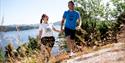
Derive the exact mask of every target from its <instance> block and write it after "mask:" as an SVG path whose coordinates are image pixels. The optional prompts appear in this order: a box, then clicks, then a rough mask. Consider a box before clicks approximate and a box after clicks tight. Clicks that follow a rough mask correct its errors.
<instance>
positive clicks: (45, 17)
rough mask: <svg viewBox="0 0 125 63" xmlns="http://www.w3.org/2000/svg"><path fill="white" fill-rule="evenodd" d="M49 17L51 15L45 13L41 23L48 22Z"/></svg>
mask: <svg viewBox="0 0 125 63" xmlns="http://www.w3.org/2000/svg"><path fill="white" fill-rule="evenodd" d="M48 19H49V17H48V16H47V15H46V14H43V15H42V17H41V20H40V23H42V21H44V22H47V21H48Z"/></svg>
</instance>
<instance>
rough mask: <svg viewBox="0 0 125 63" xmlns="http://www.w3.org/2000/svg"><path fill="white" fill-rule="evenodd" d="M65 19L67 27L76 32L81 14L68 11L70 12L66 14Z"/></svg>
mask: <svg viewBox="0 0 125 63" xmlns="http://www.w3.org/2000/svg"><path fill="white" fill-rule="evenodd" d="M63 18H65V19H66V22H65V27H67V28H69V29H73V30H75V29H76V22H77V19H79V18H80V14H79V12H77V11H70V10H68V11H65V12H64V14H63Z"/></svg>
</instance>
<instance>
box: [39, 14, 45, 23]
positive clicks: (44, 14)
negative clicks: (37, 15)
mask: <svg viewBox="0 0 125 63" xmlns="http://www.w3.org/2000/svg"><path fill="white" fill-rule="evenodd" d="M45 16H46V14H43V15H42V17H41V19H40V23H42V21H43V19H44V17H45Z"/></svg>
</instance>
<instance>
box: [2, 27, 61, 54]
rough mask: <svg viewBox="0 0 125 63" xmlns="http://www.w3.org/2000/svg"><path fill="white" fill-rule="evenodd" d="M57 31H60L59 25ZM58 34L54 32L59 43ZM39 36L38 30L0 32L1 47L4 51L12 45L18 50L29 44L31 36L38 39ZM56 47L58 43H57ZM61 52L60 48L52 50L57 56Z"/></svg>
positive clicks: (55, 47) (56, 47)
mask: <svg viewBox="0 0 125 63" xmlns="http://www.w3.org/2000/svg"><path fill="white" fill-rule="evenodd" d="M55 28H56V29H60V26H59V25H56V26H55ZM58 34H59V33H57V32H54V33H53V35H54V37H55V38H56V41H58V39H59V38H58ZM37 35H38V29H30V30H23V31H19V32H18V31H9V32H0V47H2V48H3V49H4V47H5V46H6V45H8V44H9V43H11V44H12V45H13V46H14V48H17V47H18V46H19V45H21V44H24V43H27V42H28V39H29V36H30V37H36V36H37ZM19 43H21V44H19ZM55 45H56V42H55ZM58 52H59V47H58V46H54V47H53V49H52V52H51V53H52V54H53V55H56V54H58Z"/></svg>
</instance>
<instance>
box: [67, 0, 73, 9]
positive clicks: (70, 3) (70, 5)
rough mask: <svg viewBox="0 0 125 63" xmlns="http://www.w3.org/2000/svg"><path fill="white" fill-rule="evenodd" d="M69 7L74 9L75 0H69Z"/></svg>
mask: <svg viewBox="0 0 125 63" xmlns="http://www.w3.org/2000/svg"><path fill="white" fill-rule="evenodd" d="M68 7H69V9H70V10H74V2H73V1H69V2H68Z"/></svg>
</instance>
